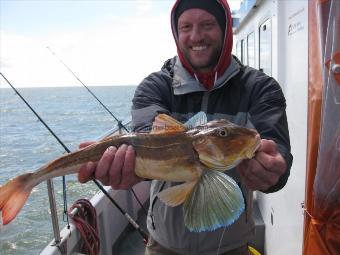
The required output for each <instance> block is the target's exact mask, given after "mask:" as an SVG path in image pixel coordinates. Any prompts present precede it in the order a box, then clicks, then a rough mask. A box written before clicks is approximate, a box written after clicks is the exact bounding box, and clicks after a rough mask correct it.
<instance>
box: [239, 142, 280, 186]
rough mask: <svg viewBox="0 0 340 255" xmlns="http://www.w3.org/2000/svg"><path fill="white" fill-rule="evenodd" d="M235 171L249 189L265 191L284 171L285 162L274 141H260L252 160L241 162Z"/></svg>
mask: <svg viewBox="0 0 340 255" xmlns="http://www.w3.org/2000/svg"><path fill="white" fill-rule="evenodd" d="M236 169H237V170H238V171H239V173H240V175H241V178H242V180H243V182H244V183H245V185H246V186H247V187H248V188H249V189H251V190H260V191H266V190H267V189H269V188H270V187H271V186H273V185H275V184H276V183H277V182H278V180H279V178H280V176H281V175H282V174H283V173H284V172H285V171H286V161H285V160H284V158H283V157H282V155H281V154H280V153H279V151H278V150H277V145H276V143H275V142H274V141H272V140H267V139H262V140H261V146H260V148H259V149H258V151H257V152H256V154H255V156H254V158H252V159H248V160H243V161H242V162H241V163H240V164H239V165H238V166H237V167H236Z"/></svg>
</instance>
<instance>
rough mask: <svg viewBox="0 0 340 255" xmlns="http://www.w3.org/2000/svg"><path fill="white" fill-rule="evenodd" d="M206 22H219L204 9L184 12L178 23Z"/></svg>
mask: <svg viewBox="0 0 340 255" xmlns="http://www.w3.org/2000/svg"><path fill="white" fill-rule="evenodd" d="M206 20H214V21H216V22H217V20H216V18H215V16H214V15H212V14H211V13H209V12H207V11H206V10H203V9H198V8H193V9H188V10H186V11H184V12H183V13H182V14H181V16H179V18H178V23H181V22H200V21H206Z"/></svg>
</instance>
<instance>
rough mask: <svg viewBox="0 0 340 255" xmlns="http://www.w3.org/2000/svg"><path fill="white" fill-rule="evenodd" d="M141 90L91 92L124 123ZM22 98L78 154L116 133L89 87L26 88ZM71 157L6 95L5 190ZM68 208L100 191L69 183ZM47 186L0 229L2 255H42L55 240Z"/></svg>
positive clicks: (1, 148) (0, 171)
mask: <svg viewBox="0 0 340 255" xmlns="http://www.w3.org/2000/svg"><path fill="white" fill-rule="evenodd" d="M135 88H136V87H135V86H112V87H90V89H91V91H92V92H93V93H94V94H95V95H96V96H97V97H98V98H99V99H100V100H101V101H102V102H103V104H104V105H105V106H106V107H107V108H108V109H109V110H110V111H111V112H112V113H113V114H114V115H115V116H116V117H117V118H118V119H119V120H123V121H124V120H126V119H129V116H130V109H131V100H132V97H133V94H134V91H135ZM18 90H19V92H20V94H22V96H23V97H24V98H25V99H26V100H27V101H28V102H29V103H30V104H31V106H32V107H33V109H35V111H36V112H37V113H38V114H39V115H40V117H41V118H42V119H43V120H44V121H45V122H46V123H47V124H48V125H49V127H50V128H51V129H52V130H53V131H54V132H55V133H56V135H57V136H58V137H59V138H60V140H61V141H62V142H63V143H64V144H65V145H66V146H67V147H68V148H69V149H70V150H71V151H72V150H75V149H77V148H78V145H79V143H80V142H82V141H87V140H94V139H96V138H98V137H100V136H101V135H102V134H103V133H105V132H106V131H108V130H110V129H111V128H113V127H115V126H116V124H117V122H116V121H115V120H114V118H113V117H112V116H111V115H110V114H109V113H108V112H107V111H106V110H105V109H104V108H103V107H102V106H101V105H100V104H99V103H98V101H96V99H94V97H93V96H92V95H91V94H90V93H89V92H88V91H87V90H86V89H85V88H84V87H60V88H22V89H20V88H19V89H18ZM63 153H65V151H64V149H63V148H62V146H61V145H60V144H59V143H58V142H57V141H56V139H55V138H54V137H53V136H52V135H51V134H50V133H49V131H48V130H47V129H46V128H45V127H44V126H43V124H42V123H41V122H40V121H39V120H38V118H37V117H36V116H35V115H34V114H33V113H32V112H31V111H30V110H29V108H28V107H27V106H26V105H25V104H24V103H23V102H22V101H21V99H20V98H19V97H18V95H16V94H15V93H14V91H13V90H12V89H10V88H1V89H0V185H2V184H4V183H5V182H6V181H8V180H9V179H10V178H13V177H15V176H17V175H19V174H22V173H25V172H30V171H34V170H36V169H37V168H39V167H40V166H42V165H43V164H45V163H46V162H48V161H49V160H52V159H55V158H56V157H59V156H61V155H62V154H63ZM66 186H67V204H68V207H70V206H71V205H72V204H73V203H74V202H75V201H76V200H77V199H79V198H87V199H90V198H91V197H92V196H93V195H94V194H96V193H97V192H99V191H98V188H97V187H96V186H95V185H93V184H91V183H86V184H79V183H78V181H77V177H76V176H75V175H71V176H67V177H66ZM54 187H55V196H56V200H57V208H58V215H59V224H60V229H62V228H63V227H64V226H65V225H66V222H65V219H63V218H64V217H63V208H64V201H63V188H62V178H61V177H60V178H55V179H54ZM53 238H54V237H53V230H52V223H51V216H50V210H49V202H48V195H47V185H46V183H41V184H40V185H38V186H37V187H35V188H34V190H33V192H32V194H31V196H30V197H29V199H28V201H27V202H26V204H25V206H24V208H23V209H22V211H21V212H20V213H19V215H18V216H17V217H16V218H15V219H14V221H12V222H11V223H10V224H9V225H6V226H2V225H0V254H1V255H2V254H6V255H7V254H16V255H20V254H25V255H29V254H39V252H40V251H41V250H42V249H43V248H44V247H45V246H46V245H47V244H48V243H49V242H50V241H51V240H52V239H53Z"/></svg>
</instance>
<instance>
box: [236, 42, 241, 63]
mask: <svg viewBox="0 0 340 255" xmlns="http://www.w3.org/2000/svg"><path fill="white" fill-rule="evenodd" d="M241 47H242V46H241V42H240V41H238V42H237V43H236V56H237V58H238V59H239V60H240V61H242V48H241Z"/></svg>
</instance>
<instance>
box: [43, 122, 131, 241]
mask: <svg viewBox="0 0 340 255" xmlns="http://www.w3.org/2000/svg"><path fill="white" fill-rule="evenodd" d="M130 124H131V119H128V120H125V121H123V122H121V123H118V125H117V126H116V127H114V128H112V129H110V130H108V131H106V132H105V133H104V134H102V135H101V136H99V137H97V138H96V139H95V140H97V141H99V140H101V139H104V138H105V137H108V136H110V135H114V134H123V133H126V130H129V128H126V127H129V126H130ZM47 190H48V199H49V204H50V211H51V221H52V228H53V235H54V241H53V245H55V246H58V245H59V244H60V243H61V236H60V228H59V221H58V213H57V206H56V199H55V194H54V186H53V181H52V180H51V179H50V180H47ZM77 213H78V209H77V208H74V209H73V210H72V211H71V215H72V216H74V215H76V214H77Z"/></svg>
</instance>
